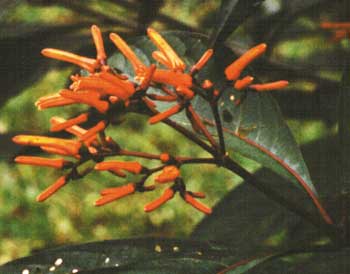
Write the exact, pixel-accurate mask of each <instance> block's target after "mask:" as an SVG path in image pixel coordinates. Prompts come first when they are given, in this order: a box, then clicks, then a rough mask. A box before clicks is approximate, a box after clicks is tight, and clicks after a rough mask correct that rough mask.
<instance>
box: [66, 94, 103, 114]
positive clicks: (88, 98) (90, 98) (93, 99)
mask: <svg viewBox="0 0 350 274" xmlns="http://www.w3.org/2000/svg"><path fill="white" fill-rule="evenodd" d="M60 95H62V97H65V98H68V99H72V100H75V101H76V102H79V103H83V104H87V105H89V106H92V107H94V108H96V109H97V110H98V111H99V112H101V113H105V112H106V111H107V110H108V108H109V104H108V102H106V101H102V100H99V98H100V94H99V93H98V92H97V91H93V90H81V91H79V92H73V91H71V90H68V89H63V90H61V91H60Z"/></svg>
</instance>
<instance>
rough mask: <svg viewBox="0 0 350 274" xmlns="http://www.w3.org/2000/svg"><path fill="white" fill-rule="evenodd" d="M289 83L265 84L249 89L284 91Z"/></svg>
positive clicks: (252, 86) (251, 86)
mask: <svg viewBox="0 0 350 274" xmlns="http://www.w3.org/2000/svg"><path fill="white" fill-rule="evenodd" d="M288 84H289V82H288V81H284V80H282V81H276V82H271V83H265V84H256V85H250V86H249V87H250V88H252V89H254V90H256V91H269V90H276V89H282V88H285V87H286V86H288Z"/></svg>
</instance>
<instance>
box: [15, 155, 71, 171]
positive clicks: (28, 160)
mask: <svg viewBox="0 0 350 274" xmlns="http://www.w3.org/2000/svg"><path fill="white" fill-rule="evenodd" d="M15 162H16V163H18V164H25V165H34V166H45V167H53V168H66V167H71V166H72V162H70V161H66V160H64V159H62V158H59V159H51V158H43V157H34V156H18V157H16V158H15Z"/></svg>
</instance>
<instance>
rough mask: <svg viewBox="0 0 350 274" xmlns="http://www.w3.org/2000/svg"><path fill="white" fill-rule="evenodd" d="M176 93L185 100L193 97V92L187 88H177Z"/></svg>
mask: <svg viewBox="0 0 350 274" xmlns="http://www.w3.org/2000/svg"><path fill="white" fill-rule="evenodd" d="M176 92H177V93H178V94H180V95H181V96H183V97H184V98H185V99H187V100H191V99H192V98H193V96H194V92H193V91H192V90H190V89H189V88H187V87H184V86H178V87H177V88H176Z"/></svg>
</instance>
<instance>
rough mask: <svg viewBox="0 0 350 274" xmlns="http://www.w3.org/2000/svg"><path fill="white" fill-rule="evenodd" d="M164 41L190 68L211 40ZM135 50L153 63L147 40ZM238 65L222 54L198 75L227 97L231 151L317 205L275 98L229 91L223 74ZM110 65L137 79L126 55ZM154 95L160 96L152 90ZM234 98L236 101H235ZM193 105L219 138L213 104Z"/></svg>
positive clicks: (223, 110)
mask: <svg viewBox="0 0 350 274" xmlns="http://www.w3.org/2000/svg"><path fill="white" fill-rule="evenodd" d="M164 37H165V38H166V40H167V41H168V42H169V44H170V45H171V46H172V47H173V48H174V49H175V51H176V52H177V53H178V54H179V56H181V58H183V59H184V60H185V61H186V63H187V64H188V67H190V66H191V65H192V64H194V63H195V62H196V61H197V60H198V59H199V58H200V57H201V55H202V54H203V53H204V52H205V50H206V49H207V48H206V46H205V44H206V41H207V40H206V37H205V36H203V35H200V34H195V33H188V32H169V33H166V34H164ZM133 48H134V50H135V52H136V54H137V55H138V56H139V58H140V59H141V60H142V61H144V63H145V64H146V65H149V64H150V63H151V62H153V63H154V61H153V60H151V58H152V57H150V56H151V54H152V51H154V50H155V47H154V45H153V44H152V43H151V42H150V41H149V39H148V38H146V37H141V38H138V39H136V42H134V43H133ZM233 60H234V59H233V57H232V53H231V51H230V50H229V49H227V48H221V49H219V50H217V52H216V54H215V55H214V57H213V58H212V59H211V60H210V61H209V63H208V64H207V66H206V67H205V68H204V69H203V70H202V71H201V72H200V73H199V75H198V79H199V82H201V81H203V80H204V79H210V80H211V81H212V82H214V83H215V85H216V87H217V88H219V89H222V90H223V91H224V92H223V95H222V97H221V99H220V101H219V111H220V115H221V117H222V121H223V126H224V132H225V140H226V143H227V146H228V148H229V150H231V151H232V152H234V153H240V154H242V155H244V156H246V157H248V158H250V159H253V160H255V161H257V162H259V163H260V164H262V165H263V166H265V167H267V168H269V169H271V170H273V171H274V172H276V173H277V174H279V175H281V176H282V177H285V178H288V179H289V180H290V181H292V182H293V183H294V184H295V185H297V186H300V185H301V186H302V187H303V188H304V189H306V190H307V191H308V193H309V194H310V196H312V197H313V198H314V199H315V200H317V198H316V195H317V194H316V190H315V188H314V186H313V184H312V181H311V179H310V175H309V172H308V169H307V167H306V165H305V162H304V160H303V157H302V154H301V152H300V149H299V147H298V145H297V143H296V142H295V140H294V138H293V135H292V133H291V132H290V130H289V128H288V126H287V125H286V123H285V122H284V120H283V118H282V115H281V113H280V110H279V107H278V105H277V103H276V102H275V100H274V99H273V98H272V96H271V95H270V94H268V93H258V92H252V91H247V93H246V97H245V98H240V97H242V94H244V93H243V92H241V91H236V90H235V89H234V88H233V87H227V82H226V79H225V78H224V73H223V72H224V69H225V67H226V66H227V65H228V64H229V63H230V62H232V61H233ZM108 63H109V65H111V66H112V67H115V68H116V69H119V70H121V71H123V72H124V73H126V74H128V75H129V76H130V77H133V76H134V73H133V70H132V67H131V65H130V63H129V62H128V61H127V60H126V59H125V58H124V57H123V56H122V55H121V54H119V53H118V54H115V55H113V56H112V57H111V58H110V59H109V62H108ZM152 92H154V93H157V92H160V91H157V90H156V89H153V90H152ZM233 96H234V97H235V101H232V100H231V99H232V98H233ZM239 98H240V99H241V103H240V104H239V105H237V104H235V102H237V100H238V99H239ZM156 104H157V109H158V111H163V110H165V109H168V108H169V107H170V106H171V104H169V103H164V102H159V101H157V102H156ZM192 104H193V106H194V109H195V110H196V112H197V113H198V114H199V115H200V116H201V117H202V119H203V120H204V121H205V122H207V124H208V127H209V130H210V131H211V132H212V133H215V126H214V122H213V117H212V114H211V109H210V106H209V104H208V103H207V102H206V101H205V100H204V99H202V98H201V97H200V96H196V97H195V98H194V99H193V100H192ZM172 119H173V120H174V121H176V122H178V123H181V124H182V125H183V126H185V127H187V128H188V129H192V127H191V123H190V122H189V121H188V120H187V118H186V115H185V114H184V113H183V112H181V113H179V114H177V115H174V116H173V118H172Z"/></svg>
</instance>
